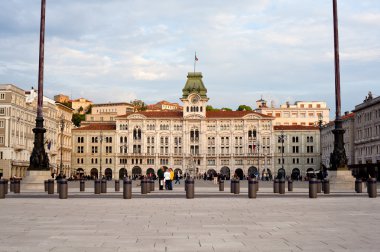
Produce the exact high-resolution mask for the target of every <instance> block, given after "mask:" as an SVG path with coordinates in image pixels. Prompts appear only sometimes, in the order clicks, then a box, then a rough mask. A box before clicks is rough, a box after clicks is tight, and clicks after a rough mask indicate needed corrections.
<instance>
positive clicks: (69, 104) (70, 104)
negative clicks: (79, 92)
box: [60, 102, 73, 108]
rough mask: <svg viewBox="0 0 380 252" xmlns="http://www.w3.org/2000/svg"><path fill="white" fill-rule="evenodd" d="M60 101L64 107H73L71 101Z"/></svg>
mask: <svg viewBox="0 0 380 252" xmlns="http://www.w3.org/2000/svg"><path fill="white" fill-rule="evenodd" d="M60 103H61V104H63V105H65V106H66V107H69V108H73V105H72V103H71V102H60Z"/></svg>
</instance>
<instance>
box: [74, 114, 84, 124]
mask: <svg viewBox="0 0 380 252" xmlns="http://www.w3.org/2000/svg"><path fill="white" fill-rule="evenodd" d="M84 119H85V115H81V114H78V113H75V114H73V118H72V119H71V121H72V122H73V123H74V125H75V126H77V127H79V126H80V123H81V122H82V121H84Z"/></svg>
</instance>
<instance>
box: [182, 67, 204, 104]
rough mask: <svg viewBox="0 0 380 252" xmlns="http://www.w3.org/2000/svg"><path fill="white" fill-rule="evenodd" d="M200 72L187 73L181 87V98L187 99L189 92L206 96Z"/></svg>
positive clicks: (202, 96)
mask: <svg viewBox="0 0 380 252" xmlns="http://www.w3.org/2000/svg"><path fill="white" fill-rule="evenodd" d="M202 77H203V76H202V73H201V72H190V73H188V74H187V81H186V85H185V87H184V88H183V89H182V99H187V97H188V96H189V95H190V94H193V93H196V94H199V95H200V97H201V98H207V89H206V87H205V85H204V84H203V81H202Z"/></svg>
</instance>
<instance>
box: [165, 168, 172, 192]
mask: <svg viewBox="0 0 380 252" xmlns="http://www.w3.org/2000/svg"><path fill="white" fill-rule="evenodd" d="M164 181H165V189H166V190H170V182H171V180H170V171H169V169H167V170H166V171H165V172H164Z"/></svg>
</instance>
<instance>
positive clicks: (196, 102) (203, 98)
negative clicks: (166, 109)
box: [181, 72, 209, 118]
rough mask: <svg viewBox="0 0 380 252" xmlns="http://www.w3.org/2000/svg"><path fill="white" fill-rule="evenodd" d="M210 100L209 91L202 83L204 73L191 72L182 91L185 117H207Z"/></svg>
mask: <svg viewBox="0 0 380 252" xmlns="http://www.w3.org/2000/svg"><path fill="white" fill-rule="evenodd" d="M208 100H209V98H208V97H207V89H206V87H205V86H204V84H203V81H202V73H200V72H191V73H188V74H187V81H186V85H185V87H184V88H183V89H182V98H181V101H182V102H183V116H184V117H187V116H190V115H194V116H199V117H203V118H204V117H206V106H207V102H208Z"/></svg>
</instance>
